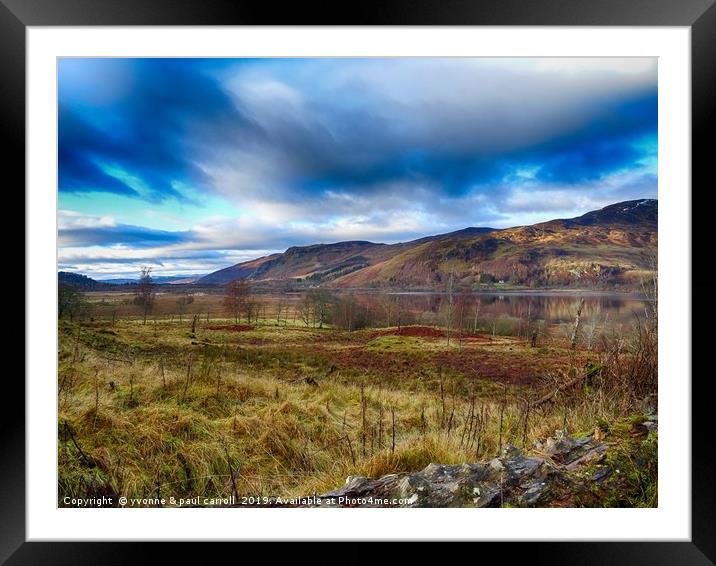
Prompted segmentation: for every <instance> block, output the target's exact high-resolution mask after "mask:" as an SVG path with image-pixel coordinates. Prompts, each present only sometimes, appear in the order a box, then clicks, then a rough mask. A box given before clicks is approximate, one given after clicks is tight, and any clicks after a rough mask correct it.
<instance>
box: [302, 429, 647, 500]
mask: <svg viewBox="0 0 716 566" xmlns="http://www.w3.org/2000/svg"><path fill="white" fill-rule="evenodd" d="M649 426H650V429H649V430H650V431H651V430H655V428H656V423H655V422H652V423H649ZM609 449H610V443H609V442H608V441H605V440H603V439H602V435H601V434H599V433H598V432H597V433H595V434H592V435H590V436H586V437H583V438H572V437H569V436H567V435H563V434H557V435H556V436H554V437H551V438H549V439H547V441H546V442H544V443H539V444H536V445H535V447H534V450H533V451H532V453H531V454H530V455H525V454H524V453H523V452H522V451H521V450H519V449H518V448H516V447H515V446H511V445H507V446H505V447H504V448H503V450H502V452H501V454H500V456H499V457H497V458H494V459H493V460H491V461H489V462H483V463H466V464H456V465H443V464H430V465H428V466H427V467H426V468H424V469H423V470H420V471H419V472H414V473H403V474H389V475H386V476H383V477H381V478H378V479H368V478H365V477H362V476H350V477H348V479H347V480H346V483H345V485H344V486H343V487H341V488H339V489H336V490H334V491H331V492H329V493H326V494H324V495H322V496H320V498H319V503H317V505H316V506H331V507H335V506H339V507H505V506H514V507H561V506H580V505H591V504H590V502H589V497H590V495H591V497H592V498H593V497H594V496H593V494H594V492H595V485H597V486H598V485H599V484H601V483H603V482H604V483H605V484H606V482H607V481H608V480H609V478H610V476H611V475H612V474H613V473H614V471H615V470H613V469H612V466H611V465H610V464H609V462H608V458H607V457H606V456H607V452H608V450H609ZM616 472H617V473H618V470H616ZM592 503H594V502H592Z"/></svg>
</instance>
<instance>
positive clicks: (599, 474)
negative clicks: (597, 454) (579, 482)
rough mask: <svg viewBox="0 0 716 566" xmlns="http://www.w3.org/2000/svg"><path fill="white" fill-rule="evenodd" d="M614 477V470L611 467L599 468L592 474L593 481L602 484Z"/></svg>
mask: <svg viewBox="0 0 716 566" xmlns="http://www.w3.org/2000/svg"><path fill="white" fill-rule="evenodd" d="M611 475H612V469H611V468H610V467H609V466H599V467H597V468H596V469H595V470H594V473H593V474H592V481H595V482H601V481H604V480H605V479H607V478H608V477H609V476H611Z"/></svg>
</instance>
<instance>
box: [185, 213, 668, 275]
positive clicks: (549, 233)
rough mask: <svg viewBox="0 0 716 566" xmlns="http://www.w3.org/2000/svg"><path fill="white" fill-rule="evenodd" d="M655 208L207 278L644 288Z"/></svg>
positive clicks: (299, 253) (295, 250) (288, 256)
mask: <svg viewBox="0 0 716 566" xmlns="http://www.w3.org/2000/svg"><path fill="white" fill-rule="evenodd" d="M657 225H658V201H657V200H655V199H640V200H632V201H625V202H619V203H616V204H612V205H610V206H607V207H604V208H602V209H600V210H595V211H592V212H588V213H586V214H584V215H582V216H579V217H576V218H569V219H560V220H551V221H548V222H541V223H539V224H534V225H531V226H518V227H514V228H505V229H494V228H465V229H463V230H458V231H456V232H451V233H448V234H439V235H435V236H428V237H425V238H420V239H418V240H413V241H411V242H403V243H397V244H382V243H374V242H368V241H348V242H337V243H332V244H315V245H309V246H300V247H298V246H297V247H291V248H288V249H287V250H286V251H285V252H283V253H276V254H271V255H268V256H264V257H260V258H257V259H253V260H251V261H246V262H242V263H238V264H236V265H232V266H230V267H227V268H224V269H221V270H219V271H216V272H214V273H210V274H209V275H206V276H204V277H201V278H200V279H198V281H197V282H196V283H197V284H199V285H225V284H226V283H229V282H230V281H233V280H236V279H247V280H250V281H254V282H257V283H261V284H265V285H285V284H287V283H291V284H301V285H310V286H318V285H320V286H326V287H335V288H400V289H442V288H444V287H445V285H446V284H447V283H448V281H449V280H452V281H453V283H454V284H455V285H457V286H462V287H465V286H469V287H473V286H475V285H477V284H488V285H489V284H495V283H505V284H511V285H516V286H526V287H570V286H579V287H592V288H601V287H626V288H638V286H639V284H640V281H641V279H642V278H643V277H644V276H645V275H646V274H648V273H650V272H652V271H653V270H654V269H655V268H656V260H655V258H656V249H657V239H658V235H657Z"/></svg>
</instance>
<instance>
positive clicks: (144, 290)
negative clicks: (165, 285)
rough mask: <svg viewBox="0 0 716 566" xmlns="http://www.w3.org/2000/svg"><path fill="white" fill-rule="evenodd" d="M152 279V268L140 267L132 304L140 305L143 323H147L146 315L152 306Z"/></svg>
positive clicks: (153, 297)
mask: <svg viewBox="0 0 716 566" xmlns="http://www.w3.org/2000/svg"><path fill="white" fill-rule="evenodd" d="M155 298H156V294H155V293H154V281H153V280H152V268H151V267H142V270H141V273H140V276H139V282H138V283H137V288H136V290H135V292H134V304H135V305H141V306H142V314H143V317H144V318H143V324H147V315H148V314H149V313H150V312H152V309H153V308H154V300H155Z"/></svg>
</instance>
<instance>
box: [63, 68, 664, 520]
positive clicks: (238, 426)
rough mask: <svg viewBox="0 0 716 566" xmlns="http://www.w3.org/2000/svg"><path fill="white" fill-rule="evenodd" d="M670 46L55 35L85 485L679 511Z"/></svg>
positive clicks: (112, 489)
mask: <svg viewBox="0 0 716 566" xmlns="http://www.w3.org/2000/svg"><path fill="white" fill-rule="evenodd" d="M657 71H658V69H657V59H656V58H634V57H623V58H620V57H609V58H594V57H584V58H579V57H559V58H528V57H525V58H516V57H500V58H479V57H470V58H460V57H443V58H440V57H436V58H422V57H405V58H251V59H250V58H246V59H242V58H226V59H221V58H167V59H163V58H60V59H58V62H57V74H58V84H57V116H58V118H57V119H58V155H57V158H58V175H57V183H58V187H57V191H58V192H57V282H56V284H57V287H56V290H57V330H58V343H57V348H58V352H57V375H56V380H57V381H56V387H57V444H56V450H57V474H58V485H57V505H58V507H74V508H78V507H81V508H97V507H114V508H138V507H142V508H214V507H236V508H247V507H261V508H307V507H321V508H362V507H379V508H419V507H423V508H425V507H427V508H455V507H470V508H485V507H492V508H494V507H499V508H525V507H566V508H573V507H582V508H584V507H588V508H595V507H599V508H602V507H629V508H633V507H648V508H654V507H658V265H657V258H658V176H657V158H658V120H657V115H658V112H657V107H658V89H657V78H658V75H657ZM663 190H676V188H675V187H665V188H663ZM53 324H54V323H53ZM667 420H668V419H667ZM53 434H54V433H53ZM381 513H382V512H381Z"/></svg>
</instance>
